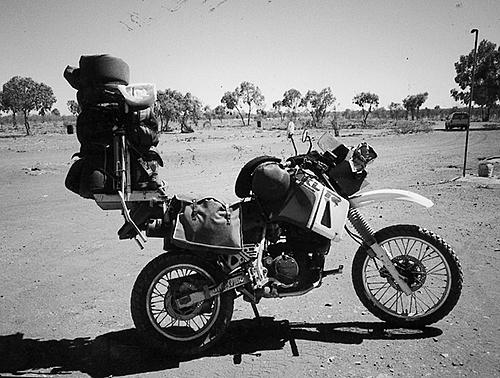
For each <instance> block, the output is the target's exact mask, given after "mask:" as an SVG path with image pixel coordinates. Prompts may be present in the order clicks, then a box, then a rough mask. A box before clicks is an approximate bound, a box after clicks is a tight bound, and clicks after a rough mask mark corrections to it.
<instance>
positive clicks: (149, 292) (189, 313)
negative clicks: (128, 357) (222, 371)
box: [131, 254, 234, 355]
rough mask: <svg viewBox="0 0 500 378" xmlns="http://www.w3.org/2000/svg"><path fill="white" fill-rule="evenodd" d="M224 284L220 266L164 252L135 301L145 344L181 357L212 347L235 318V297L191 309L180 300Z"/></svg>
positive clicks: (142, 278) (143, 277)
mask: <svg viewBox="0 0 500 378" xmlns="http://www.w3.org/2000/svg"><path fill="white" fill-rule="evenodd" d="M220 281H221V277H220V272H219V270H218V269H217V268H216V267H215V266H212V265H211V264H209V263H207V262H206V261H205V260H203V259H201V258H200V257H198V256H193V255H189V254H184V255H172V254H163V255H160V256H158V257H157V258H156V259H154V260H153V261H151V262H150V263H149V264H148V265H146V267H145V268H144V269H143V270H142V272H141V273H140V274H139V276H138V277H137V280H136V282H135V285H134V289H133V291H132V299H131V311H132V318H133V320H134V324H135V326H136V327H137V330H138V331H139V333H140V334H141V336H142V338H143V340H144V341H145V342H146V344H147V345H153V346H156V347H160V348H163V349H166V350H167V351H168V352H169V353H171V354H176V355H188V354H189V355H192V354H198V353H200V352H202V351H204V350H205V349H207V348H209V347H210V346H212V345H213V344H214V343H215V342H216V341H217V340H218V339H219V338H220V336H222V334H223V333H224V331H225V329H226V327H227V325H228V324H229V321H230V320H231V316H232V313H233V302H234V297H233V294H232V293H231V292H227V293H223V294H222V295H220V296H216V297H214V298H211V299H209V300H206V301H203V302H200V303H197V304H195V305H193V306H189V307H181V306H179V304H178V302H177V300H178V299H179V298H182V297H183V296H185V295H187V294H190V293H194V292H196V291H201V290H204V288H206V287H209V286H212V285H215V284H216V283H218V282H220Z"/></svg>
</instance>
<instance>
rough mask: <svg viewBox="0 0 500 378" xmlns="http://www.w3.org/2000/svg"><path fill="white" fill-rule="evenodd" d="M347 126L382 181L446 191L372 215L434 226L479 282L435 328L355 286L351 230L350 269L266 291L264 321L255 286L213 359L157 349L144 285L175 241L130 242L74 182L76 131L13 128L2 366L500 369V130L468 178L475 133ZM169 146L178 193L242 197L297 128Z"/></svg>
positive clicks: (2, 270)
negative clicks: (395, 323) (374, 311)
mask: <svg viewBox="0 0 500 378" xmlns="http://www.w3.org/2000/svg"><path fill="white" fill-rule="evenodd" d="M342 133H343V141H344V142H345V143H346V144H348V145H355V144H357V143H358V142H360V141H362V140H366V141H368V142H369V143H370V144H371V145H372V146H373V147H374V148H375V150H376V151H377V152H378V154H379V157H378V159H377V160H376V161H375V162H374V163H373V164H372V165H371V166H369V176H368V181H369V182H370V183H371V186H370V187H369V189H377V188H399V189H407V190H411V191H415V192H417V193H420V194H422V195H425V196H427V197H429V198H430V199H432V200H433V201H434V203H435V206H434V207H432V208H430V209H424V208H421V207H418V206H417V205H413V204H408V203H401V202H394V203H383V204H379V205H375V206H372V207H369V208H365V209H364V210H363V213H364V214H365V215H366V216H367V218H368V219H369V220H370V221H371V223H372V225H373V227H374V228H375V229H379V228H382V227H385V226H388V225H391V224H395V223H414V224H419V225H421V226H423V227H425V228H428V229H430V230H433V231H435V232H436V233H438V234H439V235H441V236H442V237H444V238H445V240H446V241H447V242H448V243H449V244H450V245H452V247H453V248H454V249H455V251H456V253H457V255H458V257H459V259H460V261H461V264H462V267H463V270H464V288H463V293H462V297H461V299H460V301H459V303H458V305H457V307H456V308H455V309H454V310H453V311H452V313H451V314H450V315H449V316H448V317H446V318H445V319H444V320H442V321H440V322H438V323H436V324H434V325H432V326H430V327H428V328H426V329H424V330H420V331H416V330H406V329H391V328H387V327H386V326H385V325H384V324H383V323H382V322H380V321H379V320H378V319H376V318H375V317H374V316H372V315H371V314H370V313H368V312H367V311H366V310H365V309H364V307H363V306H362V305H361V303H360V302H359V300H358V299H357V297H356V296H355V294H354V290H353V288H352V284H351V278H350V268H351V260H352V257H353V254H354V252H355V250H356V244H355V243H354V242H353V241H351V240H350V239H348V238H347V237H346V238H345V239H344V240H343V241H341V242H340V243H335V245H334V246H333V248H332V250H331V252H330V254H329V256H328V260H327V268H333V267H336V266H338V265H339V264H343V265H344V267H345V269H344V274H343V275H340V276H335V277H328V278H327V279H325V281H324V284H323V286H322V287H321V288H320V289H318V290H315V291H313V292H311V293H309V294H308V295H306V296H303V297H296V298H291V299H279V300H278V299H274V300H270V299H268V300H263V301H262V302H261V304H260V305H259V310H260V313H261V315H262V317H263V322H262V324H261V325H258V324H257V322H255V321H253V320H252V318H253V313H252V311H251V308H250V306H249V305H248V304H247V303H245V302H243V301H241V299H239V300H237V302H236V304H235V312H234V316H233V322H232V323H231V325H230V329H229V332H228V334H227V336H226V337H225V338H224V339H223V340H222V342H221V344H220V345H219V346H218V347H216V348H215V349H213V350H211V351H209V352H208V353H207V354H206V355H205V356H203V357H201V358H196V359H191V360H189V359H188V360H182V361H179V360H174V359H172V358H169V356H166V355H159V354H154V353H151V352H150V351H146V350H145V349H144V348H141V347H140V345H139V343H138V342H137V335H136V333H135V330H134V326H133V323H132V320H131V316H130V310H129V298H130V292H131V289H132V286H133V283H134V280H135V278H136V277H137V275H138V274H139V272H140V270H141V269H142V267H143V266H144V265H146V263H147V262H148V261H150V260H151V259H152V258H154V257H155V256H157V255H158V254H160V253H162V240H160V239H150V240H149V241H148V243H147V245H146V248H145V249H144V250H142V251H141V250H139V249H138V247H137V245H136V244H135V243H134V242H133V241H119V240H118V238H117V235H116V231H117V230H118V228H119V227H120V226H121V224H122V219H121V216H120V213H119V212H117V211H110V212H104V211H102V210H101V209H100V208H98V207H97V205H96V204H95V203H94V202H92V201H91V200H85V199H82V198H80V197H78V196H77V195H75V194H73V193H71V192H69V191H68V190H66V189H65V187H64V178H65V174H66V172H67V171H68V168H69V164H70V158H71V155H72V154H73V153H74V152H76V151H77V150H78V148H79V146H78V142H77V140H76V137H75V136H74V135H61V134H59V135H38V136H33V137H28V138H26V137H17V138H15V137H12V135H0V183H1V189H2V193H1V199H2V200H1V201H0V214H2V217H1V218H0V227H1V230H2V231H1V233H0V237H1V243H0V277H1V285H0V376H36V377H41V376H51V375H58V374H64V375H66V376H75V377H80V376H81V377H86V376H93V377H103V376H111V375H112V376H147V377H163V376H169V377H188V376H203V377H218V376H221V377H233V376H241V377H253V376H255V377H285V376H286V377H303V376H311V377H314V376H320V377H323V376H329V377H332V376H339V377H391V376H398V377H399V376H406V377H421V376H422V377H423V376H431V377H457V376H478V377H493V376H500V350H499V346H498V340H500V290H499V287H500V275H498V268H499V267H500V258H499V254H500V227H499V223H500V213H499V212H500V184H499V180H498V179H485V180H482V181H481V180H476V179H475V177H474V176H475V175H477V165H478V161H479V160H480V159H483V158H486V157H489V156H500V131H499V130H482V129H474V130H471V133H470V140H469V153H468V165H467V168H468V169H467V174H468V176H467V179H466V180H454V179H455V178H457V177H458V176H461V173H462V164H463V149H464V142H465V133H464V132H459V131H453V132H445V131H443V130H436V131H434V132H433V133H429V134H414V135H404V136H398V135H393V134H389V133H387V132H384V131H383V130H382V131H373V132H366V131H364V132H363V131H359V130H343V131H342ZM313 135H315V136H318V135H319V133H313ZM298 145H299V148H300V149H302V150H303V151H304V150H305V149H306V146H305V145H302V144H300V142H299V143H298ZM159 150H160V151H161V154H162V156H163V158H164V160H165V167H164V168H163V170H162V174H163V177H164V179H165V180H166V181H167V182H168V184H169V189H168V191H169V193H172V194H174V193H178V192H184V193H200V194H210V195H216V196H219V197H223V198H226V199H227V200H228V201H234V200H235V199H236V197H235V195H234V194H233V184H234V181H235V178H236V175H237V174H238V171H239V169H240V168H241V166H242V165H243V164H244V163H245V162H246V161H248V160H249V159H251V158H253V157H255V156H257V155H261V154H274V155H277V156H281V157H287V156H290V155H291V154H292V152H293V150H292V147H291V145H290V143H289V141H288V140H287V139H286V137H285V133H284V132H283V131H280V130H260V129H259V130H257V129H254V128H249V129H246V130H243V129H239V128H224V129H223V128H214V129H210V130H202V131H199V132H196V133H194V134H189V135H181V134H178V133H172V134H164V135H162V139H161V144H160V146H159ZM495 169H496V173H497V174H498V172H500V167H499V166H498V164H497V165H496V166H495Z"/></svg>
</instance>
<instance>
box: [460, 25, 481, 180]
mask: <svg viewBox="0 0 500 378" xmlns="http://www.w3.org/2000/svg"><path fill="white" fill-rule="evenodd" d="M470 32H471V33H474V34H476V38H475V42H474V56H473V58H472V59H473V60H472V78H471V83H470V97H469V120H468V122H467V129H466V131H465V152H464V169H463V171H462V177H465V167H466V165H467V146H468V145H469V128H470V118H471V108H472V99H473V98H474V97H473V96H474V80H475V76H476V53H477V36H478V34H479V30H477V29H472V30H471V31H470Z"/></svg>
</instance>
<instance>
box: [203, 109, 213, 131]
mask: <svg viewBox="0 0 500 378" xmlns="http://www.w3.org/2000/svg"><path fill="white" fill-rule="evenodd" d="M203 116H204V117H205V118H206V119H207V121H208V123H209V124H210V126H212V118H214V111H213V110H212V108H211V107H210V105H205V106H204V107H203Z"/></svg>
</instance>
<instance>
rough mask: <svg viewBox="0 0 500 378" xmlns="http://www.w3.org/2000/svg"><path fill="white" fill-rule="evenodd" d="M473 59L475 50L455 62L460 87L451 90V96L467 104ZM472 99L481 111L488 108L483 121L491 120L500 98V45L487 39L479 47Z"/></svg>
mask: <svg viewBox="0 0 500 378" xmlns="http://www.w3.org/2000/svg"><path fill="white" fill-rule="evenodd" d="M473 59H474V51H473V50H472V51H471V52H470V53H469V54H468V55H461V56H460V58H459V60H458V62H456V63H455V71H456V73H457V75H456V76H455V82H456V83H457V84H458V86H459V88H458V89H457V88H453V89H451V90H450V94H451V97H453V98H454V99H455V101H460V102H462V103H463V104H465V105H468V104H469V99H470V84H471V80H472V65H473ZM472 100H473V101H474V102H475V103H476V104H477V105H479V106H480V107H481V111H482V110H483V108H486V112H485V113H484V114H483V121H488V120H489V117H490V110H491V108H492V107H494V105H495V104H496V103H497V101H499V100H500V46H499V47H498V49H497V48H496V44H494V43H492V42H489V41H487V40H486V39H484V40H482V41H481V42H480V43H479V46H478V49H477V57H476V73H475V83H474V98H473V99H472Z"/></svg>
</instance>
